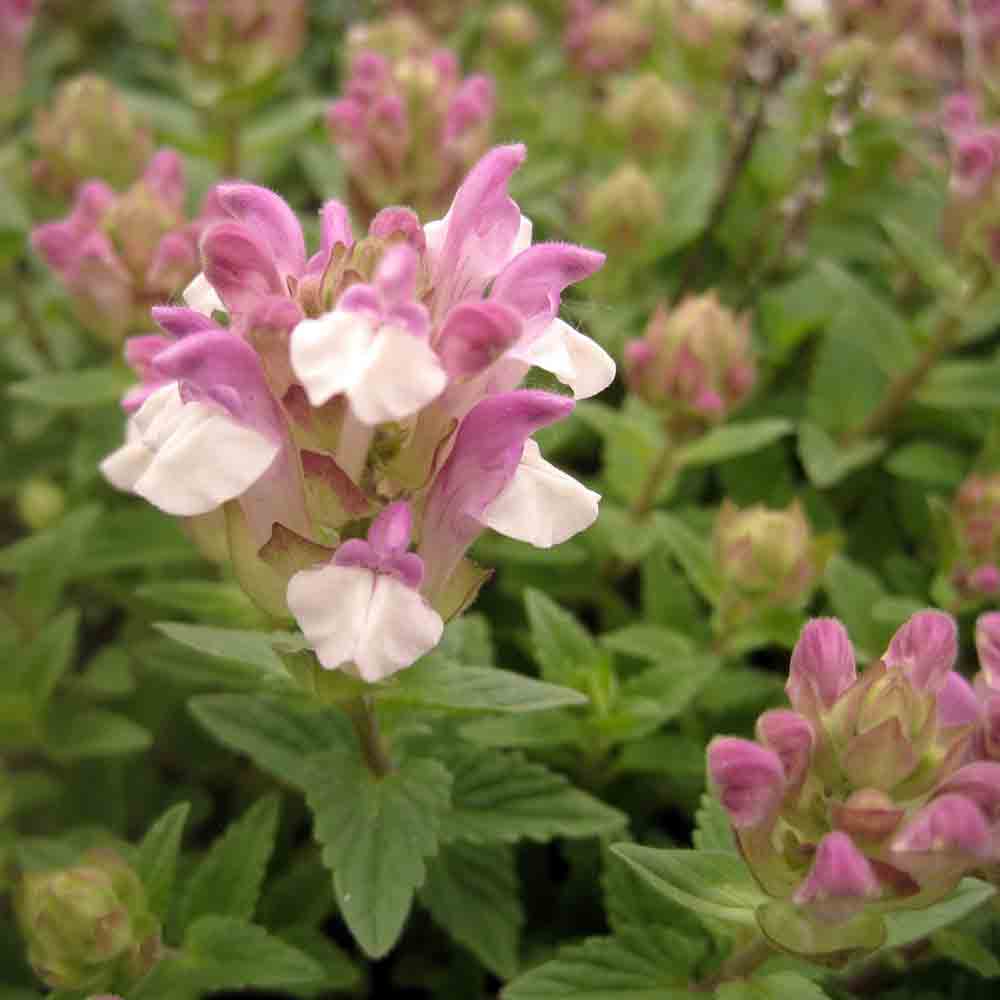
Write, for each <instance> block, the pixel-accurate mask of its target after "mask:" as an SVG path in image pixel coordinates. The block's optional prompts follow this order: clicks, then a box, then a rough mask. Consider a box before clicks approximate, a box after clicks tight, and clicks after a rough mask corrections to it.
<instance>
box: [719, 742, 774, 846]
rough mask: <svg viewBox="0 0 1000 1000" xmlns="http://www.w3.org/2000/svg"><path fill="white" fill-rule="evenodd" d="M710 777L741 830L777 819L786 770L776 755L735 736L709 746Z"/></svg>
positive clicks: (732, 820) (731, 816)
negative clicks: (772, 818)
mask: <svg viewBox="0 0 1000 1000" xmlns="http://www.w3.org/2000/svg"><path fill="white" fill-rule="evenodd" d="M707 754H708V773H709V777H710V778H711V779H712V783H713V784H714V785H715V787H716V789H717V790H718V794H719V801H720V802H721V803H722V806H723V808H724V809H725V810H726V812H727V813H728V814H729V820H730V822H731V823H732V824H733V826H734V827H736V828H737V829H739V830H745V829H750V828H752V827H756V826H760V825H761V824H762V823H765V822H766V821H767V820H769V819H770V818H771V817H773V816H774V815H775V813H776V812H777V810H778V808H779V807H780V806H781V800H782V799H783V798H784V795H785V789H786V780H785V769H784V766H783V765H782V763H781V758H780V757H779V756H778V755H777V754H776V753H775V752H774V751H773V750H768V749H766V748H765V747H762V746H760V745H759V744H757V743H752V742H751V741H750V740H742V739H738V738H737V737H733V736H717V737H716V738H715V739H714V740H712V742H711V743H709V745H708V751H707Z"/></svg>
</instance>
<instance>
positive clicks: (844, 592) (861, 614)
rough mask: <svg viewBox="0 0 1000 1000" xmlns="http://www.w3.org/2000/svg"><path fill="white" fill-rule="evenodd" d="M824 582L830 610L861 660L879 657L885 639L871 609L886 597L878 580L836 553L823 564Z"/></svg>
mask: <svg viewBox="0 0 1000 1000" xmlns="http://www.w3.org/2000/svg"><path fill="white" fill-rule="evenodd" d="M824 580H825V585H826V592H827V594H828V595H829V597H830V603H831V604H832V605H833V610H834V612H835V613H836V615H837V617H838V618H840V619H842V620H843V622H844V624H845V625H846V626H847V630H848V632H850V634H851V638H852V639H853V640H854V642H855V643H856V644H857V645H858V647H859V653H860V654H861V658H862V659H864V658H870V657H873V656H879V655H881V653H882V650H883V648H884V640H885V639H886V638H888V636H886V635H885V634H884V632H885V630H884V629H881V628H879V627H878V625H877V624H876V623H875V622H874V621H873V618H872V608H874V607H875V605H876V604H878V602H879V601H880V600H881V599H882V598H883V597H884V596H885V589H884V588H883V586H882V583H881V581H880V580H879V579H878V577H876V576H875V574H874V573H872V572H871V571H870V570H868V569H865V568H864V567H863V566H859V565H858V564H857V563H854V562H852V561H851V560H850V559H848V558H847V557H846V556H843V555H840V554H839V553H838V554H837V555H834V556H833V557H832V558H831V559H830V561H829V562H828V563H827V564H826V571H825V574H824Z"/></svg>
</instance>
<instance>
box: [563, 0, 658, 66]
mask: <svg viewBox="0 0 1000 1000" xmlns="http://www.w3.org/2000/svg"><path fill="white" fill-rule="evenodd" d="M568 7H569V11H568V17H567V21H566V30H565V34H564V36H563V43H564V45H565V47H566V53H567V56H568V58H569V61H570V62H571V63H572V64H573V66H575V67H576V69H577V70H579V71H580V72H581V73H584V74H588V75H589V74H593V73H618V72H621V71H622V70H625V69H630V68H631V67H633V66H635V65H636V64H637V63H639V62H640V61H641V59H642V57H643V56H644V55H645V54H646V53H647V52H648V51H649V47H650V45H651V44H652V41H653V36H652V31H651V30H650V27H649V25H648V24H647V23H646V18H645V17H644V16H643V11H642V9H641V5H640V4H639V3H638V2H636V0H607V2H603V3H602V2H597V0H570V2H569V5H568Z"/></svg>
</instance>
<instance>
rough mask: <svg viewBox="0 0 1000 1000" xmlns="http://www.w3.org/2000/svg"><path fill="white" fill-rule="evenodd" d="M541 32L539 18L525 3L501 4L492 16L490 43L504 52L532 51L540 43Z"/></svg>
mask: <svg viewBox="0 0 1000 1000" xmlns="http://www.w3.org/2000/svg"><path fill="white" fill-rule="evenodd" d="M540 31H541V28H540V26H539V24H538V18H537V17H535V15H534V13H533V12H532V10H531V8H530V7H529V6H527V5H526V4H523V3H505V4H501V5H500V6H499V7H497V8H496V10H494V11H493V14H492V15H491V16H490V21H489V36H490V41H491V42H492V43H493V44H494V45H495V46H496V47H497V48H498V49H500V50H501V51H504V52H523V51H525V50H527V49H530V48H531V47H532V46H533V45H534V44H535V43H536V42H537V41H538V36H539V34H540Z"/></svg>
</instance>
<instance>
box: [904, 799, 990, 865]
mask: <svg viewBox="0 0 1000 1000" xmlns="http://www.w3.org/2000/svg"><path fill="white" fill-rule="evenodd" d="M989 849H990V831H989V827H988V826H987V823H986V817H985V816H984V815H983V812H982V810H981V809H980V808H979V806H978V805H976V803H975V802H973V801H972V800H971V799H969V798H966V797H965V796H964V795H958V794H955V793H948V794H946V795H941V796H939V797H938V798H936V799H934V800H933V801H932V802H931V803H930V804H929V805H927V806H925V807H924V808H923V809H921V810H920V812H918V813H917V814H916V816H914V817H913V819H911V820H910V822H909V823H908V824H907V825H906V826H905V827H904V828H903V831H902V832H901V833H900V834H899V836H898V837H896V839H895V840H894V841H893V844H892V850H893V854H894V855H895V856H896V858H897V860H898V861H901V862H903V863H905V866H906V867H907V868H910V869H913V868H919V867H920V858H919V856H920V855H951V856H957V857H962V858H968V859H969V860H970V861H972V860H975V859H980V858H983V857H985V856H986V855H987V854H988V852H989Z"/></svg>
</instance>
